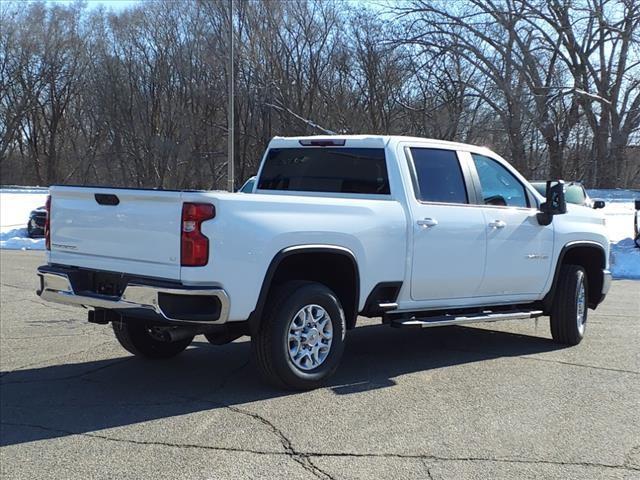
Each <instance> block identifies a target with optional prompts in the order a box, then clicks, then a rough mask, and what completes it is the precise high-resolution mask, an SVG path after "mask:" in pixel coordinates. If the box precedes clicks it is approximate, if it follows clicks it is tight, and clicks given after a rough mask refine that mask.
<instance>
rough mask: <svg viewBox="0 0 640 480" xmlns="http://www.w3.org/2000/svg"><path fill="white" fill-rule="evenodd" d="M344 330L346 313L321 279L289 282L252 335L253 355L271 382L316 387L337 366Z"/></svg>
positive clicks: (299, 386)
mask: <svg viewBox="0 0 640 480" xmlns="http://www.w3.org/2000/svg"><path fill="white" fill-rule="evenodd" d="M345 332H346V323H345V317H344V311H343V310H342V305H341V304H340V300H339V299H338V297H337V296H336V295H335V293H333V291H331V290H330V289H329V288H327V287H326V286H325V285H322V284H320V283H312V282H287V283H286V284H284V285H283V286H282V287H280V288H279V289H278V292H277V294H276V295H275V296H274V298H273V300H272V301H271V302H270V303H269V306H268V308H267V313H266V316H265V317H264V319H263V321H262V323H261V325H260V329H259V331H258V333H257V335H256V336H255V337H254V338H253V339H252V349H253V356H254V358H255V360H256V363H257V366H258V369H259V371H260V373H261V375H262V377H263V378H264V379H265V380H266V381H267V382H269V383H271V384H273V385H275V386H278V387H284V388H290V389H295V390H309V389H313V388H317V387H319V386H321V385H322V384H323V383H324V382H325V381H326V380H327V379H328V378H329V377H330V376H331V375H333V373H334V372H335V371H336V369H337V368H338V364H339V363H340V359H341V358H342V352H343V350H344V338H345Z"/></svg>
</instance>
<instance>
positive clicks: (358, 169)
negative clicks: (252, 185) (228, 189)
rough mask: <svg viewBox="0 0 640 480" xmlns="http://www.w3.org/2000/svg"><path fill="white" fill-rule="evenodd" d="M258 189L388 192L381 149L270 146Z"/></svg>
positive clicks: (363, 192)
mask: <svg viewBox="0 0 640 480" xmlns="http://www.w3.org/2000/svg"><path fill="white" fill-rule="evenodd" d="M258 190H277V191H292V192H323V193H358V194H369V195H389V194H390V188H389V176H388V174H387V164H386V159H385V151H384V148H350V147H307V148H272V149H270V150H269V151H268V152H267V157H266V159H265V162H264V165H263V167H262V172H261V174H260V178H259V179H258Z"/></svg>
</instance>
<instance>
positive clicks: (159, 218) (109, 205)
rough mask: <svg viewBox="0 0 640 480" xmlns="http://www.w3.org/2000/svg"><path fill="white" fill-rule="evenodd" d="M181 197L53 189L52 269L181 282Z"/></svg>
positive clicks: (129, 191)
mask: <svg viewBox="0 0 640 480" xmlns="http://www.w3.org/2000/svg"><path fill="white" fill-rule="evenodd" d="M181 215H182V199H181V192H176V191H157V190H134V189H117V188H94V187H57V186H54V187H51V253H50V257H49V261H50V263H52V264H63V265H73V266H79V267H85V268H92V269H98V270H106V271H112V272H123V273H128V274H133V275H141V276H151V277H160V278H166V279H176V280H178V279H179V278H180V228H181V225H180V224H181Z"/></svg>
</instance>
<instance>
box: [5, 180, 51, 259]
mask: <svg viewBox="0 0 640 480" xmlns="http://www.w3.org/2000/svg"><path fill="white" fill-rule="evenodd" d="M48 193H49V192H48V190H47V189H42V188H37V187H24V188H2V189H0V248H6V249H11V250H44V238H29V237H28V236H27V222H28V220H29V214H30V213H31V210H35V209H36V208H38V207H42V206H44V203H45V201H46V200H47V194H48Z"/></svg>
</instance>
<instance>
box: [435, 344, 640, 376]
mask: <svg viewBox="0 0 640 480" xmlns="http://www.w3.org/2000/svg"><path fill="white" fill-rule="evenodd" d="M438 348H440V349H442V350H449V351H452V352H463V353H475V354H478V355H483V354H487V353H489V354H491V355H495V356H496V358H519V359H522V360H534V361H536V362H547V363H557V364H559V365H569V366H573V367H582V368H591V369H593V370H603V371H607V372H616V373H630V374H632V375H640V372H636V371H634V370H625V369H622V368H611V367H598V366H596V365H586V364H583V363H575V362H568V361H565V360H555V359H550V358H540V357H532V356H531V355H504V354H502V353H500V352H494V351H492V350H472V349H463V348H453V347H446V346H445V347H438Z"/></svg>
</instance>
